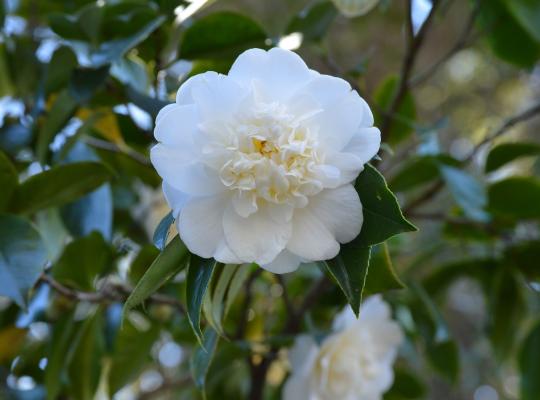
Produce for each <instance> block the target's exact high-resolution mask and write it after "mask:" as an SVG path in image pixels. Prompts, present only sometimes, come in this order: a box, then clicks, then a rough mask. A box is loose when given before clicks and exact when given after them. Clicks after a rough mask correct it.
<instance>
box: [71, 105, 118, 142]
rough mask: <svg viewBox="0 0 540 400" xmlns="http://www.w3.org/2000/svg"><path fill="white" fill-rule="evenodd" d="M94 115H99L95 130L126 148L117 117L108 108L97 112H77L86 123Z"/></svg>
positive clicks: (87, 110) (82, 110)
mask: <svg viewBox="0 0 540 400" xmlns="http://www.w3.org/2000/svg"><path fill="white" fill-rule="evenodd" d="M94 114H98V116H97V118H96V121H95V122H94V129H95V130H96V131H97V132H99V134H100V135H101V136H103V137H104V138H105V139H107V140H109V141H111V142H113V143H115V144H116V145H118V146H121V147H122V146H126V143H125V142H124V138H123V137H122V132H121V131H120V127H119V126H118V121H117V119H116V116H115V115H114V113H112V112H111V111H110V110H109V109H108V108H106V107H102V108H98V109H95V110H90V109H88V108H82V109H80V110H79V111H78V112H77V117H78V118H80V119H81V120H83V121H85V120H86V119H88V118H90V116H92V115H94Z"/></svg>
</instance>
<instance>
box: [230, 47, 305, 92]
mask: <svg viewBox="0 0 540 400" xmlns="http://www.w3.org/2000/svg"><path fill="white" fill-rule="evenodd" d="M229 76H230V77H231V78H232V79H234V80H236V81H237V82H238V83H240V84H242V85H245V86H247V87H251V86H254V87H255V88H256V89H258V90H260V94H261V95H262V96H263V97H264V98H265V99H266V100H274V101H276V100H283V99H286V98H287V97H289V96H290V95H291V94H292V93H294V91H295V90H296V89H297V88H298V87H300V86H302V85H303V84H305V83H306V82H307V81H308V80H309V79H311V78H312V76H313V74H312V72H311V71H310V69H309V68H308V67H307V65H306V64H305V63H304V61H303V60H302V59H301V58H300V56H298V55H297V54H296V53H293V52H292V51H289V50H284V49H280V48H277V47H276V48H273V49H270V50H269V51H264V50H261V49H250V50H247V51H245V52H244V53H242V54H241V55H240V56H239V57H238V58H237V59H236V61H235V62H234V64H233V66H232V67H231V70H230V71H229Z"/></svg>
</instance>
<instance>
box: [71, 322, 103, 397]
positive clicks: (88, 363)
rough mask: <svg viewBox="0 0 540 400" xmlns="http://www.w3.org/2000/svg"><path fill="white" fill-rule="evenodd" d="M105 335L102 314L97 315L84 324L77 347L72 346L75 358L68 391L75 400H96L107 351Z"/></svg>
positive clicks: (72, 361) (73, 357) (73, 358)
mask: <svg viewBox="0 0 540 400" xmlns="http://www.w3.org/2000/svg"><path fill="white" fill-rule="evenodd" d="M103 333H104V331H103V320H102V317H101V314H99V313H95V314H94V315H93V316H91V317H90V318H88V319H86V320H85V321H84V322H83V323H82V326H81V328H80V330H79V333H78V338H77V345H74V344H73V345H72V350H71V351H73V356H72V358H71V360H70V363H69V366H68V375H69V388H68V391H69V393H70V395H71V396H72V397H73V398H75V399H80V400H92V399H94V394H95V392H96V390H97V388H98V385H99V378H100V375H101V362H102V360H101V358H102V357H103V353H104V349H105V341H104V335H103Z"/></svg>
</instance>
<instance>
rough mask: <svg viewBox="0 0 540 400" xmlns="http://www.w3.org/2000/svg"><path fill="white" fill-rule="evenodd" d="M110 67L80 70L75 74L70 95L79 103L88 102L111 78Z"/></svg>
mask: <svg viewBox="0 0 540 400" xmlns="http://www.w3.org/2000/svg"><path fill="white" fill-rule="evenodd" d="M109 68H110V67H109V65H104V66H102V67H98V68H79V69H76V70H75V71H74V72H73V78H72V79H71V82H70V85H69V88H68V90H69V94H70V95H71V96H72V97H73V98H74V99H76V100H77V101H78V102H81V103H82V102H85V101H88V100H89V99H90V98H91V97H92V95H93V94H94V93H95V92H96V91H97V90H98V89H100V88H101V87H102V86H103V85H104V84H105V80H106V79H107V77H108V76H109Z"/></svg>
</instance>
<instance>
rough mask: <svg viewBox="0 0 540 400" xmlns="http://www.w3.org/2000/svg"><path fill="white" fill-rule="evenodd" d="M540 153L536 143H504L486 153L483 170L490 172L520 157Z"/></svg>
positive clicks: (539, 147)
mask: <svg viewBox="0 0 540 400" xmlns="http://www.w3.org/2000/svg"><path fill="white" fill-rule="evenodd" d="M539 154H540V145H537V144H536V143H505V144H501V145H499V146H496V147H494V148H493V149H492V150H491V151H490V152H489V154H488V157H487V160H486V168H485V171H486V173H487V172H492V171H495V170H496V169H497V168H500V167H502V166H503V165H505V164H508V163H509V162H511V161H514V160H515V159H517V158H520V157H527V156H536V155H539Z"/></svg>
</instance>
